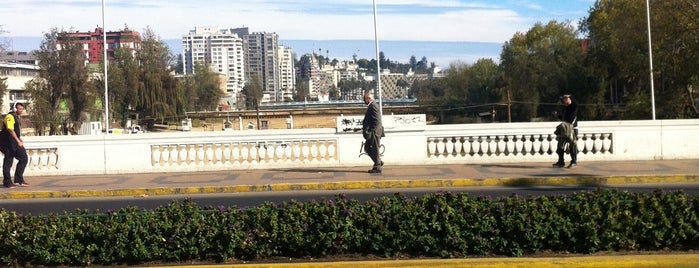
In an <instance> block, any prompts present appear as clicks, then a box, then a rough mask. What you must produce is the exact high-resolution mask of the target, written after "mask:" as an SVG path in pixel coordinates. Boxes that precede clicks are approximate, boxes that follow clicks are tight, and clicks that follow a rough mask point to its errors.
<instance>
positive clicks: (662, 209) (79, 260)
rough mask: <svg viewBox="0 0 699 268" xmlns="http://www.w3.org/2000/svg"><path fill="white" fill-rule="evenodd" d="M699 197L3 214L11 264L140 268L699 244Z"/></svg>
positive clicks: (579, 196)
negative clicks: (142, 266)
mask: <svg viewBox="0 0 699 268" xmlns="http://www.w3.org/2000/svg"><path fill="white" fill-rule="evenodd" d="M698 201H699V197H697V196H688V195H686V194H684V193H682V192H670V193H664V192H661V191H655V192H653V193H650V194H642V193H629V192H619V191H616V190H597V191H593V192H580V193H576V194H572V195H570V196H565V195H562V196H541V197H522V196H517V195H512V196H508V197H504V198H487V197H482V196H481V197H471V196H469V195H467V194H455V193H449V192H438V193H434V194H428V195H425V196H422V197H418V198H413V199H408V198H405V197H404V196H402V195H400V194H396V195H394V196H391V197H383V198H377V199H374V200H372V201H369V202H366V203H360V202H358V201H356V200H348V199H347V198H345V196H343V195H338V196H337V197H336V198H334V199H332V200H322V201H318V202H308V203H299V202H296V201H292V202H288V203H283V204H280V205H277V204H273V203H265V204H263V205H261V206H259V207H252V208H246V209H239V208H236V207H215V208H212V207H199V206H197V205H196V204H194V203H193V202H192V201H191V200H186V201H175V202H173V203H171V204H170V205H168V206H165V207H160V208H157V209H154V210H150V211H146V210H142V209H139V208H136V207H128V208H123V209H120V210H118V211H110V212H107V213H99V212H95V213H91V212H88V211H77V212H75V213H72V214H67V213H64V214H61V215H53V214H50V215H39V216H31V215H26V216H25V215H18V214H16V213H14V212H8V211H5V210H2V211H0V252H3V254H2V255H1V256H0V262H2V265H8V266H9V265H22V266H25V265H46V266H61V265H71V266H78V265H79V266H87V265H124V264H129V265H135V264H143V263H148V262H185V261H204V262H226V261H231V260H234V259H238V260H253V259H261V258H269V257H295V258H300V257H313V258H319V257H325V256H332V255H350V254H362V255H378V256H385V257H393V256H408V257H423V256H424V257H446V258H448V257H464V256H492V255H505V256H522V255H527V254H532V253H537V252H543V251H551V252H561V253H593V252H598V251H621V250H664V249H671V250H696V249H699V246H698V245H699V243H698V238H699V231H698V230H699V218H698V217H697V212H698V211H697V210H698V208H697V205H696V204H697V203H698Z"/></svg>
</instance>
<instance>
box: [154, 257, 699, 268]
mask: <svg viewBox="0 0 699 268" xmlns="http://www.w3.org/2000/svg"><path fill="white" fill-rule="evenodd" d="M697 264H699V254H668V255H659V254H649V255H619V256H611V255H610V256H571V257H545V258H544V257H542V258H530V257H522V258H516V257H513V258H469V259H420V260H386V261H355V262H353V261H339V262H312V263H309V262H306V263H264V264H235V265H231V264H228V265H223V264H222V265H197V266H177V267H202V268H203V267H206V268H219V267H220V268H223V267H232V266H235V267H248V268H258V267H259V268H261V267H296V268H299V267H307V268H321V267H323V268H333V267H338V268H339V267H363V268H373V267H376V268H379V267H381V268H383V267H412V268H420V267H430V268H431V267H477V268H485V267H487V268H501V267H502V268H506V267H507V268H510V267H522V268H529V267H537V268H548V267H566V268H570V267H573V268H576V267H596V268H598V267H614V268H616V267H688V268H689V267H696V265H697ZM161 267H167V266H161Z"/></svg>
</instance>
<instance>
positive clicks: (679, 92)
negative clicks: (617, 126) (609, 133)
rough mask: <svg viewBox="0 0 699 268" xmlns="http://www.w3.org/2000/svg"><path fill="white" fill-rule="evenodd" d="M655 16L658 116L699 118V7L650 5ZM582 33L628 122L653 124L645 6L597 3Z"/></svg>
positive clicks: (679, 2) (686, 1)
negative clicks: (698, 92) (698, 82)
mask: <svg viewBox="0 0 699 268" xmlns="http://www.w3.org/2000/svg"><path fill="white" fill-rule="evenodd" d="M650 14H651V18H650V23H651V31H652V44H653V47H652V51H653V62H654V66H653V69H654V85H655V92H654V94H655V96H658V97H657V98H655V101H656V107H657V116H658V117H659V118H685V117H696V116H697V108H696V103H695V100H696V95H695V94H694V91H693V89H692V88H693V87H692V86H693V84H695V83H696V80H697V77H698V74H699V71H698V70H699V39H697V36H699V26H697V23H696V21H697V17H699V6H698V5H697V3H696V1H692V0H676V1H651V2H650ZM581 29H582V32H583V33H585V34H586V35H587V36H588V37H589V38H590V40H591V46H590V55H591V63H592V64H594V65H596V66H598V67H600V68H602V69H603V70H604V72H605V73H606V76H605V78H606V82H607V84H608V85H609V86H608V88H609V89H608V93H607V98H608V99H609V100H610V102H612V103H613V104H620V105H622V106H623V107H624V108H625V109H624V111H625V112H624V114H623V115H624V118H625V119H648V118H650V117H651V111H652V109H651V106H652V104H651V97H650V95H651V94H650V93H651V92H650V91H651V90H650V88H651V87H650V74H649V70H650V68H649V62H650V60H649V53H648V31H647V18H646V6H645V2H643V1H633V0H613V1H612V0H598V1H597V2H595V5H594V6H593V7H592V8H591V10H590V15H589V17H588V18H587V19H586V20H584V21H583V23H582V25H581Z"/></svg>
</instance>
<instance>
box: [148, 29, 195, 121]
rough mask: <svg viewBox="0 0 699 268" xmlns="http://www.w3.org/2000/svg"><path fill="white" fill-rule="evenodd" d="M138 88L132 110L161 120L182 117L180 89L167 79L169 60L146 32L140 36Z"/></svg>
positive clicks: (161, 45)
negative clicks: (134, 106) (134, 109)
mask: <svg viewBox="0 0 699 268" xmlns="http://www.w3.org/2000/svg"><path fill="white" fill-rule="evenodd" d="M137 58H138V61H139V63H140V84H139V90H138V98H137V100H138V102H137V104H136V110H137V111H138V112H139V113H140V114H142V115H144V116H145V117H152V118H154V119H160V120H165V119H166V118H168V117H173V116H177V115H181V114H184V112H185V108H186V107H185V97H184V88H183V87H182V85H180V84H179V82H178V81H177V80H176V79H175V78H174V77H173V76H172V75H170V69H171V65H173V62H174V61H173V57H172V55H171V53H170V50H169V48H168V47H167V45H166V44H165V43H164V42H163V41H162V40H160V38H159V37H158V36H156V34H155V33H154V32H153V31H152V30H151V29H150V28H147V29H146V30H145V32H144V33H143V35H142V40H141V50H140V51H139V52H138V54H137Z"/></svg>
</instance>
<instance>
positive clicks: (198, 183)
mask: <svg viewBox="0 0 699 268" xmlns="http://www.w3.org/2000/svg"><path fill="white" fill-rule="evenodd" d="M368 169H369V167H368V166H367V167H349V168H346V167H338V168H307V169H306V168H295V169H264V170H231V171H216V172H189V173H147V174H120V175H81V176H51V177H28V178H27V182H28V183H30V184H31V186H30V187H17V188H13V189H7V188H0V199H27V198H76V197H108V196H140V195H171V194H207V193H234V192H255V191H285V190H337V189H367V188H372V189H373V188H409V187H465V186H522V185H588V186H589V185H614V184H624V183H628V184H643V183H647V184H651V183H685V184H689V185H691V187H699V159H689V160H657V161H622V162H581V163H580V165H579V166H577V167H575V168H573V169H568V168H552V167H551V163H500V164H472V165H469V164H463V165H426V166H398V165H391V164H390V163H387V164H386V166H385V167H384V168H383V173H382V174H369V173H367V170H368Z"/></svg>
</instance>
